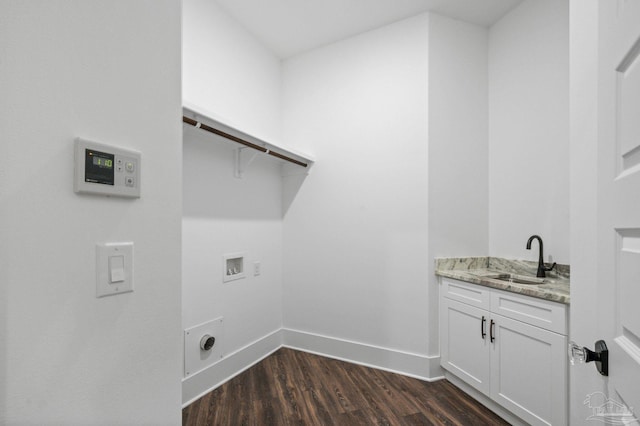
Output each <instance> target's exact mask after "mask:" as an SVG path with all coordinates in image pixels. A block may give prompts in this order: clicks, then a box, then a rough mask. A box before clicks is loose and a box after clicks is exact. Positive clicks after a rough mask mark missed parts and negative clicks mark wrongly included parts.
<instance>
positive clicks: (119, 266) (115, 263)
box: [109, 256, 124, 284]
mask: <svg viewBox="0 0 640 426" xmlns="http://www.w3.org/2000/svg"><path fill="white" fill-rule="evenodd" d="M109 275H110V276H109V282H111V284H113V283H121V282H123V281H124V256H109Z"/></svg>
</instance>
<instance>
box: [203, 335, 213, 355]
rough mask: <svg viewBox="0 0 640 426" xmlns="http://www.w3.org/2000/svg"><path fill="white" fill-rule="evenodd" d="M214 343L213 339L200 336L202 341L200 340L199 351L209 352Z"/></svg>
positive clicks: (207, 336)
mask: <svg viewBox="0 0 640 426" xmlns="http://www.w3.org/2000/svg"><path fill="white" fill-rule="evenodd" d="M215 343H216V338H215V337H213V336H209V335H208V334H205V335H204V336H202V339H200V349H202V350H203V351H210V350H211V348H213V345H215Z"/></svg>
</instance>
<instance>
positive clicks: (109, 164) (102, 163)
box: [93, 153, 113, 169]
mask: <svg viewBox="0 0 640 426" xmlns="http://www.w3.org/2000/svg"><path fill="white" fill-rule="evenodd" d="M100 154H103V153H100ZM93 165H94V166H98V167H103V168H106V169H112V168H113V160H111V159H109V158H104V157H98V156H97V155H93Z"/></svg>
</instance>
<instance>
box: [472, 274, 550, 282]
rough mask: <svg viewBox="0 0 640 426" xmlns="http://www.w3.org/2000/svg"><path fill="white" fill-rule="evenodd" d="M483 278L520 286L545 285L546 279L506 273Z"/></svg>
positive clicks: (488, 275)
mask: <svg viewBox="0 0 640 426" xmlns="http://www.w3.org/2000/svg"><path fill="white" fill-rule="evenodd" d="M482 277H484V278H491V279H494V280H500V281H505V282H510V283H518V284H544V278H537V277H530V276H528V275H519V274H509V273H506V272H496V273H491V274H483V275H482Z"/></svg>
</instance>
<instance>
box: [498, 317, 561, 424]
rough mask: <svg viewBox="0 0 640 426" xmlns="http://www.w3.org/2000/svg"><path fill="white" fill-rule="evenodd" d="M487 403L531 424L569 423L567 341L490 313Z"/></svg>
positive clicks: (554, 334) (556, 335)
mask: <svg viewBox="0 0 640 426" xmlns="http://www.w3.org/2000/svg"><path fill="white" fill-rule="evenodd" d="M492 319H493V321H494V323H495V324H494V326H493V327H494V328H493V330H492V331H493V335H494V336H495V340H494V343H493V347H492V354H491V398H492V399H493V400H494V401H496V402H497V403H499V404H501V405H502V406H504V407H505V408H507V409H508V410H510V411H511V412H513V413H514V414H516V415H518V416H520V417H521V418H522V419H523V420H526V421H527V422H529V423H531V424H532V425H556V426H559V425H565V424H566V423H567V408H566V407H567V356H566V353H565V351H566V347H567V338H566V336H563V335H561V334H557V333H554V332H551V331H547V330H543V329H541V328H538V327H534V326H532V325H529V324H525V323H522V322H520V321H516V320H513V319H510V318H506V317H503V316H501V315H496V314H493V316H492Z"/></svg>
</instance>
